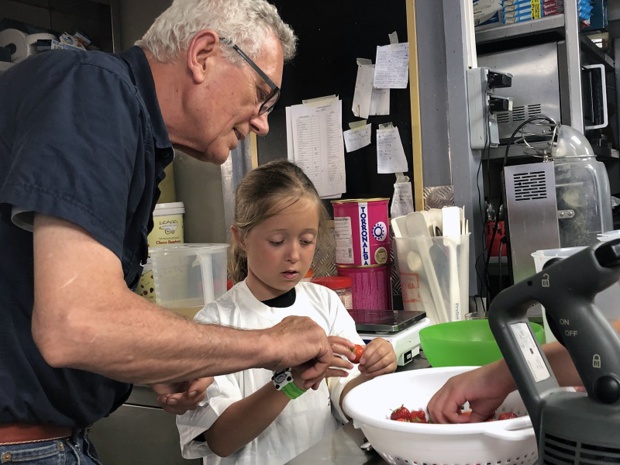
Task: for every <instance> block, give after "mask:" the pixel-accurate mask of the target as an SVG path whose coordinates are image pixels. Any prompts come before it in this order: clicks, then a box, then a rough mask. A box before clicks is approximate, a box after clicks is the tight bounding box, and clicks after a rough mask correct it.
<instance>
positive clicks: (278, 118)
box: [258, 0, 413, 199]
mask: <svg viewBox="0 0 620 465" xmlns="http://www.w3.org/2000/svg"><path fill="white" fill-rule="evenodd" d="M270 3H272V4H273V5H275V6H276V7H277V8H278V11H279V12H280V16H281V17H282V19H283V20H284V21H285V22H286V23H288V24H289V25H290V26H291V27H292V28H293V30H294V31H295V33H296V34H297V36H298V38H299V43H298V51H297V55H296V57H295V58H294V59H293V60H292V61H291V62H290V63H287V64H286V65H285V66H284V75H283V81H282V83H283V84H282V95H281V97H280V100H279V102H278V103H277V104H276V106H275V108H274V110H273V112H272V113H271V115H270V116H269V125H270V132H269V134H268V135H267V136H265V137H259V138H258V160H259V164H262V163H266V162H268V161H270V160H273V159H277V158H286V113H285V107H287V106H291V105H298V104H300V103H302V100H303V99H312V98H316V97H323V96H325V95H332V94H336V95H338V96H339V98H340V99H341V100H342V125H343V127H342V129H343V130H347V129H349V123H350V122H352V121H359V120H360V118H357V117H356V116H354V115H353V112H352V111H351V107H352V104H353V92H354V90H355V79H356V76H357V63H356V60H357V58H368V59H371V60H372V62H373V63H374V62H375V57H376V48H377V46H378V45H388V44H389V43H390V42H389V37H388V35H389V34H391V33H392V32H395V31H396V32H397V33H398V41H399V42H406V41H407V16H406V4H405V0H383V1H380V2H379V1H376V0H362V1H341V0H331V1H327V0H314V1H312V2H298V1H291V0H270ZM368 122H369V123H372V139H371V145H369V146H367V147H364V148H362V149H360V150H357V151H354V152H351V153H346V150H345V167H346V176H347V192H346V193H345V194H343V197H342V198H343V199H356V198H375V197H388V198H391V197H392V194H393V190H394V187H393V185H394V182H395V180H396V177H395V175H394V174H378V173H377V154H376V152H377V150H376V130H377V127H378V125H379V124H382V123H387V122H392V123H393V124H394V126H397V127H398V131H399V133H400V137H401V140H402V143H403V148H404V150H405V156H406V157H407V160H408V163H409V172H408V176H409V178H410V179H413V176H412V159H413V158H412V140H411V107H410V98H409V87H407V88H406V89H391V90H390V114H389V115H386V116H369V118H368Z"/></svg>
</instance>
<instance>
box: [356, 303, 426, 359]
mask: <svg viewBox="0 0 620 465" xmlns="http://www.w3.org/2000/svg"><path fill="white" fill-rule="evenodd" d="M349 313H350V314H351V316H352V317H353V320H354V321H355V327H356V329H357V332H358V334H359V335H360V337H361V338H362V339H363V340H364V342H365V343H367V344H368V343H369V342H370V341H371V340H373V339H374V338H376V337H381V338H383V339H385V340H387V341H388V342H389V343H390V344H392V347H394V352H396V360H397V363H398V366H405V365H407V364H408V363H409V362H411V361H412V360H413V357H415V356H416V355H418V354H419V353H420V330H421V329H422V328H425V327H427V326H429V325H430V324H431V321H430V320H429V319H428V318H426V312H421V311H409V310H349Z"/></svg>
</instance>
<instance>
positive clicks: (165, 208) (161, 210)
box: [153, 202, 185, 215]
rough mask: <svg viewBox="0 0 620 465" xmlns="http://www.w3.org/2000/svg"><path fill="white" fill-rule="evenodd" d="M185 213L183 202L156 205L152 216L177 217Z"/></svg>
mask: <svg viewBox="0 0 620 465" xmlns="http://www.w3.org/2000/svg"><path fill="white" fill-rule="evenodd" d="M179 213H181V214H183V213H185V205H184V204H183V202H170V203H158V204H157V205H155V210H153V214H154V215H178V214H179Z"/></svg>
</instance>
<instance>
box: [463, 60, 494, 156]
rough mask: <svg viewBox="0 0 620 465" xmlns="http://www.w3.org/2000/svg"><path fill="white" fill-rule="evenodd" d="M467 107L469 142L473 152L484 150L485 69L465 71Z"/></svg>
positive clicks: (487, 102) (487, 101) (485, 137)
mask: <svg viewBox="0 0 620 465" xmlns="http://www.w3.org/2000/svg"><path fill="white" fill-rule="evenodd" d="M467 106H468V109H469V140H470V145H471V148H472V149H474V150H481V149H484V148H485V147H486V146H487V145H488V144H487V137H488V132H489V131H488V128H489V126H488V124H489V123H488V121H489V86H488V81H487V68H473V69H468V70H467Z"/></svg>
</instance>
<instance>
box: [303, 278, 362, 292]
mask: <svg viewBox="0 0 620 465" xmlns="http://www.w3.org/2000/svg"><path fill="white" fill-rule="evenodd" d="M312 282H313V283H315V284H320V285H321V286H325V287H329V288H330V289H332V290H334V291H335V290H336V289H348V288H349V287H351V284H352V283H353V280H352V279H351V277H350V276H323V277H321V278H312Z"/></svg>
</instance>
